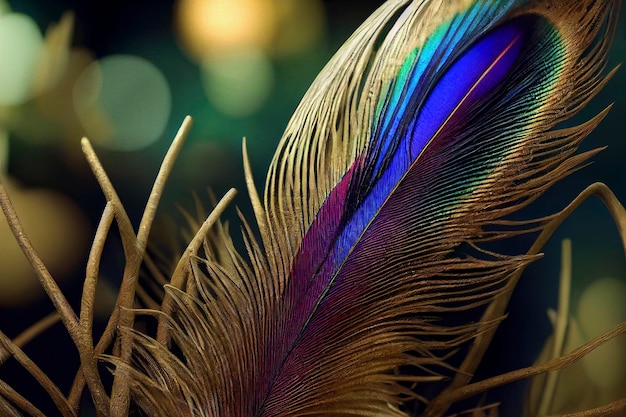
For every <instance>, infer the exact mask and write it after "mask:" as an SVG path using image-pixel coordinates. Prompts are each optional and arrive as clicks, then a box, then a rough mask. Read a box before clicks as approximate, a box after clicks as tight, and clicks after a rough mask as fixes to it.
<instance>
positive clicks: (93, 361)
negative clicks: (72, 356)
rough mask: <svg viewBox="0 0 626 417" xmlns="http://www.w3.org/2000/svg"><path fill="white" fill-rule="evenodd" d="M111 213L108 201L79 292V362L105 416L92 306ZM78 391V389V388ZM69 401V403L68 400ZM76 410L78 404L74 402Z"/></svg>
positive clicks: (107, 401) (99, 411) (99, 414)
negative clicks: (80, 291) (80, 342)
mask: <svg viewBox="0 0 626 417" xmlns="http://www.w3.org/2000/svg"><path fill="white" fill-rule="evenodd" d="M114 217H115V213H114V211H113V206H112V205H111V203H110V202H108V203H107V204H106V206H105V208H104V212H103V213H102V217H101V218H100V222H99V224H98V228H97V229H96V235H95V237H94V240H93V245H92V246H91V250H90V252H89V258H88V260H87V270H86V274H85V282H84V284H83V293H82V297H81V308H80V319H79V328H80V332H81V338H80V339H81V341H82V344H83V346H82V349H81V350H80V363H81V369H80V370H79V372H82V374H83V375H84V378H85V382H86V383H87V385H88V386H89V391H90V392H91V397H92V399H93V401H94V405H95V407H96V412H97V414H98V416H99V417H103V416H106V415H108V409H109V406H110V403H109V397H108V396H107V393H106V390H105V388H104V386H103V385H102V379H101V378H100V373H99V372H98V359H97V355H96V354H95V353H94V343H93V308H94V301H95V296H96V286H97V283H98V274H99V271H100V261H101V259H102V252H103V250H104V243H105V242H106V238H107V236H108V235H109V230H110V229H111V224H112V223H113V219H114ZM81 392H82V390H81ZM70 404H71V403H70ZM75 407H76V408H75V410H76V411H77V407H78V404H76V405H75Z"/></svg>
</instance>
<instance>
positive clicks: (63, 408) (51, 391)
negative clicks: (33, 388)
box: [0, 331, 76, 417]
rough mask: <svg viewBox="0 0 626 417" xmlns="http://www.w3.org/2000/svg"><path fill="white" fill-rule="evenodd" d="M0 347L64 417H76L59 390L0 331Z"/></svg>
mask: <svg viewBox="0 0 626 417" xmlns="http://www.w3.org/2000/svg"><path fill="white" fill-rule="evenodd" d="M0 345H1V346H3V347H4V349H6V350H8V351H9V352H10V353H11V355H12V356H13V357H14V358H15V360H17V361H18V363H19V364H20V365H22V366H23V367H24V369H26V370H27V371H28V373H30V374H31V375H32V376H33V378H35V380H36V381H37V382H38V383H39V385H41V387H42V388H43V389H44V390H45V391H46V392H47V393H48V395H49V396H50V398H51V399H52V401H53V402H54V404H55V405H56V406H57V408H58V409H59V411H60V412H61V414H62V415H63V416H64V417H70V416H76V414H75V413H74V410H72V408H71V407H70V404H69V403H68V401H67V400H66V399H65V397H64V396H63V393H62V392H61V391H60V390H59V388H58V387H57V386H56V385H55V384H54V382H52V381H51V380H50V378H49V377H48V376H47V375H46V374H45V372H43V371H42V370H41V369H40V368H39V367H38V366H37V365H36V364H35V362H33V361H32V360H31V359H30V358H29V357H28V355H26V354H25V353H24V351H22V349H20V348H19V347H18V346H16V345H15V344H14V343H13V342H12V341H11V339H9V338H8V337H7V336H6V335H5V334H4V333H3V332H1V331H0Z"/></svg>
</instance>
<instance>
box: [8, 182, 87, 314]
mask: <svg viewBox="0 0 626 417" xmlns="http://www.w3.org/2000/svg"><path fill="white" fill-rule="evenodd" d="M3 183H4V185H5V187H6V189H7V191H8V193H9V195H10V196H11V200H12V202H13V204H14V205H15V208H16V210H17V212H18V213H19V214H20V219H21V221H22V223H23V225H24V229H25V230H26V233H28V236H29V238H30V239H31V241H32V243H33V246H34V248H35V250H36V251H37V253H38V254H39V256H41V259H42V260H43V262H44V264H45V265H46V266H47V267H48V269H49V270H50V272H51V273H52V274H53V276H54V277H55V279H57V280H62V279H63V278H66V277H67V276H68V275H69V274H70V272H71V271H72V270H73V269H74V268H76V267H77V265H78V264H79V262H80V261H81V260H82V259H83V256H84V255H85V251H86V248H87V244H88V240H89V227H88V225H87V220H86V218H85V215H84V214H83V213H82V211H81V210H80V209H79V208H78V206H77V205H76V204H75V203H74V202H73V201H71V200H70V199H68V198H67V197H65V196H63V195H61V194H59V193H57V192H55V191H52V190H47V189H26V188H22V187H19V186H18V185H16V184H15V183H14V182H12V181H11V180H10V179H9V178H3ZM0 270H1V271H2V274H0V307H2V308H6V307H12V306H18V305H24V304H25V303H29V302H33V301H34V300H37V299H38V298H40V297H42V296H43V290H42V288H41V285H40V284H39V281H38V280H37V278H36V276H35V272H34V271H33V267H32V266H31V265H30V264H29V263H28V261H27V260H26V257H25V256H24V254H22V251H21V250H20V248H19V246H18V244H17V242H16V241H15V238H14V237H13V235H12V233H11V231H10V229H9V225H8V223H7V221H6V218H5V217H4V216H0Z"/></svg>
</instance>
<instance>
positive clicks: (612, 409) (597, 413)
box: [552, 398, 626, 417]
mask: <svg viewBox="0 0 626 417" xmlns="http://www.w3.org/2000/svg"><path fill="white" fill-rule="evenodd" d="M621 411H626V398H622V399H620V400H617V401H613V402H612V403H610V404H606V405H603V406H601V407H597V408H594V409H593V410H585V411H580V412H578V413H571V414H563V415H560V416H552V417H602V416H617V413H619V412H621Z"/></svg>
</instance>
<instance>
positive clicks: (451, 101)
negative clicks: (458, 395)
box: [135, 0, 618, 416]
mask: <svg viewBox="0 0 626 417" xmlns="http://www.w3.org/2000/svg"><path fill="white" fill-rule="evenodd" d="M617 9H618V2H616V1H586V2H584V4H583V2H575V3H574V2H570V1H551V2H545V1H491V2H478V1H436V0H433V1H406V0H402V1H400V0H395V1H394V0H392V1H388V2H386V3H385V4H384V5H383V6H382V7H381V8H380V9H378V10H377V11H376V12H375V13H374V14H373V15H372V16H371V17H370V19H369V20H368V21H366V22H365V23H364V24H363V25H362V26H361V28H359V29H358V30H357V31H356V32H355V34H354V35H353V36H352V37H351V38H350V40H348V41H347V43H346V44H345V45H344V46H343V47H342V48H341V50H340V51H339V52H338V53H337V54H336V55H335V57H334V58H333V59H332V60H331V61H330V63H329V64H328V65H327V67H326V68H325V69H324V70H323V71H322V72H321V74H320V75H319V77H318V78H317V79H316V81H315V82H314V83H313V85H312V86H311V88H310V90H309V91H308V93H307V94H306V95H305V97H304V98H303V100H302V103H301V104H300V106H299V107H298V109H297V110H296V112H295V114H294V116H293V117H292V119H291V121H290V122H289V124H288V126H287V129H286V131H285V134H284V136H283V138H282V140H281V142H280V144H279V145H278V150H277V152H276V154H275V156H274V159H273V161H272V164H271V166H270V169H269V173H268V176H267V180H266V187H265V194H264V202H263V203H261V201H260V198H259V197H257V193H256V191H255V188H254V185H253V181H252V179H251V178H250V175H248V184H249V192H250V196H251V199H252V203H253V206H254V213H255V220H256V223H257V225H258V234H259V237H258V238H257V237H256V235H255V232H254V231H253V230H254V229H253V228H252V227H251V226H248V224H247V223H244V224H245V227H244V237H245V242H246V249H247V255H248V257H249V261H244V260H243V256H242V255H240V254H239V253H237V252H236V251H235V250H234V248H232V246H231V244H230V241H229V238H228V237H227V236H225V235H223V234H221V233H220V234H215V235H211V236H212V237H211V238H210V239H209V240H210V244H209V245H208V246H210V247H217V248H228V250H227V251H225V253H224V251H222V253H218V252H216V251H213V250H209V251H207V252H206V253H205V254H204V256H205V258H204V259H203V260H198V261H194V262H191V264H190V265H189V276H188V277H186V280H187V281H188V282H187V283H188V285H191V287H193V288H194V291H192V292H190V291H188V290H183V289H181V288H175V287H168V288H167V295H166V299H170V300H173V301H172V305H173V307H172V308H171V312H170V311H169V310H167V311H166V313H171V314H170V315H169V316H168V318H167V320H166V323H167V327H168V329H169V330H168V331H169V333H170V334H171V336H172V337H173V338H174V341H175V343H176V345H177V346H179V347H180V348H181V349H182V352H183V357H184V359H185V360H184V361H183V362H179V360H178V359H175V356H174V355H173V354H172V353H170V351H168V350H167V349H166V347H165V345H162V344H159V343H157V342H154V341H151V340H150V339H146V338H145V336H143V335H139V334H137V335H136V337H137V338H138V339H139V340H138V346H139V348H138V353H137V356H136V360H137V361H138V362H139V363H138V365H139V368H142V369H143V370H144V372H145V375H144V377H145V379H144V383H143V384H139V385H137V387H136V392H135V398H136V400H137V401H138V403H139V404H140V406H141V407H142V408H143V409H146V410H150V413H151V414H152V413H154V414H161V415H167V414H169V413H171V411H170V410H169V409H168V407H177V408H176V409H177V410H179V411H178V413H179V414H180V408H178V407H186V408H185V409H186V410H187V413H188V414H189V415H215V416H218V415H219V416H227V415H229V416H231V415H232V416H288V415H293V416H302V415H320V414H324V415H372V416H380V415H405V413H406V408H405V406H404V405H403V403H404V402H406V401H407V400H410V399H412V398H418V399H420V400H421V401H422V402H424V403H427V402H428V401H429V398H428V397H427V395H428V394H427V393H429V392H430V391H431V388H430V387H429V385H436V382H438V381H443V380H444V379H446V378H452V377H454V375H455V373H456V372H457V371H456V369H455V367H456V366H457V365H458V362H457V364H456V365H454V366H453V365H451V357H453V356H454V354H455V352H456V351H457V350H459V349H461V348H462V347H463V346H465V345H466V344H467V343H469V342H471V341H472V340H473V339H474V338H475V337H476V336H477V335H478V334H482V333H484V332H485V331H486V329H487V328H489V327H490V326H491V327H492V326H494V325H495V324H496V323H497V321H498V319H499V317H495V316H494V317H492V318H491V320H490V321H488V322H484V321H482V322H480V321H479V322H476V321H475V318H476V316H475V315H472V314H471V312H472V311H475V310H476V309H480V308H481V307H485V306H487V305H488V304H489V303H491V302H493V301H494V300H495V299H496V298H497V297H499V296H501V295H502V294H503V292H505V289H507V288H508V287H507V284H509V282H510V281H511V280H512V277H513V276H514V274H515V273H517V272H518V271H519V270H520V269H522V268H524V267H525V266H526V265H528V264H529V263H530V262H531V261H532V260H533V259H534V256H533V255H532V254H518V255H504V254H498V253H493V252H487V251H486V250H484V249H481V247H480V244H481V243H482V242H485V241H495V240H500V239H505V238H507V237H510V236H511V235H514V234H518V233H523V232H525V231H526V229H532V230H536V229H537V228H539V229H541V228H542V227H543V225H545V223H546V221H538V222H535V223H519V224H514V223H512V222H507V221H505V220H503V219H504V218H505V216H507V215H509V214H511V213H513V212H515V211H517V210H519V209H520V208H522V207H524V206H526V205H527V204H529V203H530V202H531V201H533V200H534V199H536V198H537V197H538V196H540V195H541V194H542V193H543V192H544V191H545V190H546V189H548V188H549V187H550V186H551V185H552V184H554V183H555V182H556V181H558V180H559V179H561V178H563V177H564V176H566V175H567V174H568V173H570V172H572V171H573V170H575V169H577V168H578V167H580V166H581V164H583V163H584V162H585V161H586V160H587V159H588V158H589V157H591V156H592V155H593V154H595V153H596V151H590V152H586V153H582V154H578V155H576V154H575V151H576V148H577V146H578V144H579V143H580V141H581V140H582V139H583V138H584V137H585V136H586V135H587V134H588V133H589V132H590V131H591V130H592V129H593V128H594V127H595V126H596V125H597V124H598V123H599V122H600V120H601V119H602V118H603V117H604V115H605V114H606V111H603V112H601V113H600V114H599V115H597V116H596V117H593V118H592V119H591V120H589V121H588V122H586V123H583V124H581V125H578V126H573V127H567V128H564V127H563V128H561V127H560V125H561V124H562V123H564V122H566V121H567V120H569V119H570V118H571V117H572V116H574V115H575V114H576V113H578V112H579V111H580V109H581V108H582V107H583V106H584V105H585V104H586V103H587V102H588V101H589V100H590V99H591V98H592V97H593V96H594V95H595V94H596V93H597V92H598V90H599V89H600V88H602V86H603V85H604V84H605V83H606V81H607V79H608V77H609V76H610V74H609V76H607V75H605V74H604V71H603V70H604V68H605V64H606V54H607V51H608V49H609V45H610V39H611V35H612V32H613V31H614V29H615V24H616V16H617ZM189 281H192V282H193V284H190V283H189ZM162 330H163V326H162ZM165 333H166V332H165V331H163V332H162V333H161V336H163V334H165ZM163 340H166V339H163V338H161V341H163ZM196 346H199V347H200V348H199V349H198V348H196ZM181 381H184V383H181Z"/></svg>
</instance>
